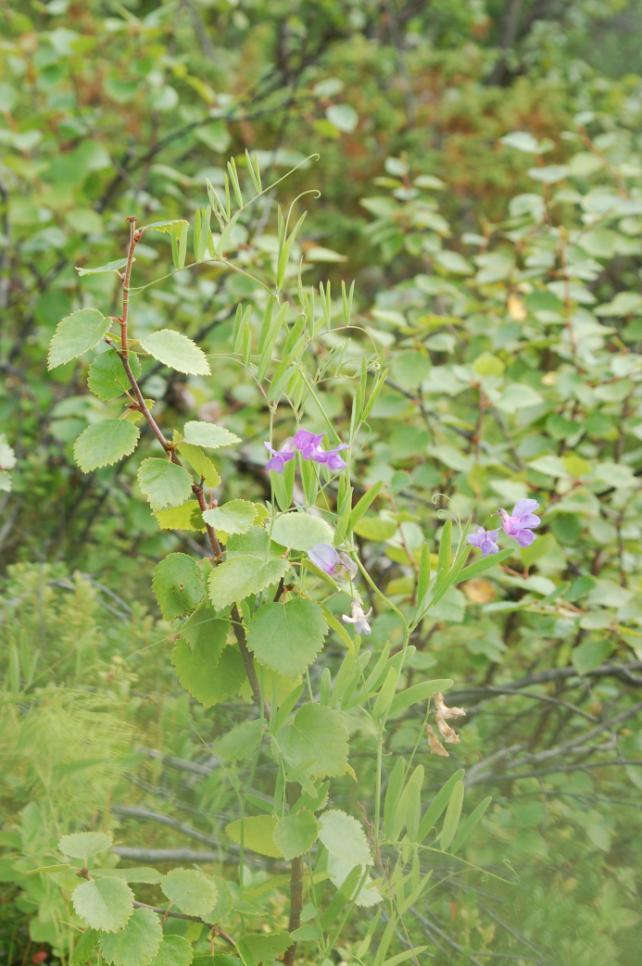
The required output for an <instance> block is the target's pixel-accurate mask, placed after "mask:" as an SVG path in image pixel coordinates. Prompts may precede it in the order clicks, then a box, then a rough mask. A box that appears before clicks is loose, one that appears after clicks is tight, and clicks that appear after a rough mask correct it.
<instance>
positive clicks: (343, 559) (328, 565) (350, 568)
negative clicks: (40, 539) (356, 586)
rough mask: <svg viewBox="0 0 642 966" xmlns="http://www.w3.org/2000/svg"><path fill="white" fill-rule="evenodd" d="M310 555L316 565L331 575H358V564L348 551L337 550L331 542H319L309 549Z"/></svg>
mask: <svg viewBox="0 0 642 966" xmlns="http://www.w3.org/2000/svg"><path fill="white" fill-rule="evenodd" d="M308 557H309V558H310V560H311V561H312V563H313V564H314V566H315V567H318V568H319V570H322V571H323V572H324V573H326V574H329V576H330V577H339V576H341V575H342V573H346V574H348V576H349V577H351V578H352V577H356V575H357V565H356V564H355V562H354V560H352V559H351V558H350V557H349V556H348V554H347V553H343V551H340V550H335V549H334V547H331V546H330V544H329V543H317V544H316V545H315V546H314V547H312V548H311V549H310V550H308Z"/></svg>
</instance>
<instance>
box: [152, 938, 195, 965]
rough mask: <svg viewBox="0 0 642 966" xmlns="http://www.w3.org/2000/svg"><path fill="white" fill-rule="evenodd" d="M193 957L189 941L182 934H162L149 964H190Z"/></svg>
mask: <svg viewBox="0 0 642 966" xmlns="http://www.w3.org/2000/svg"><path fill="white" fill-rule="evenodd" d="M193 958H194V950H193V948H192V945H191V943H189V942H188V941H187V939H184V938H183V936H164V937H163V941H162V943H161V944H160V948H159V950H158V952H157V953H156V955H155V956H154V958H153V959H152V961H151V963H150V964H149V966H190V963H191V962H192V960H193Z"/></svg>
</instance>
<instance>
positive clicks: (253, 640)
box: [247, 597, 328, 677]
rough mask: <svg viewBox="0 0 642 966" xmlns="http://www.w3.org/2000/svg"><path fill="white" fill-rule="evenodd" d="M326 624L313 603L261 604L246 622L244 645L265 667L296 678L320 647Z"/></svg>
mask: <svg viewBox="0 0 642 966" xmlns="http://www.w3.org/2000/svg"><path fill="white" fill-rule="evenodd" d="M327 633H328V625H327V623H326V620H325V618H324V616H323V611H322V610H321V608H320V607H319V605H318V604H316V603H315V602H314V601H312V600H303V599H302V598H300V597H292V598H290V599H289V600H287V601H286V602H285V603H284V604H283V603H270V604H263V606H262V607H259V609H258V610H257V612H256V613H255V615H254V617H253V618H252V619H251V620H250V621H249V623H248V635H247V644H248V647H249V648H250V650H251V651H253V652H254V654H255V656H256V658H257V659H258V660H259V661H260V662H261V664H264V665H265V666H266V667H269V668H271V669H272V670H273V671H277V672H278V673H279V674H284V675H286V676H288V677H298V675H299V674H302V673H303V672H304V671H305V669H306V668H307V667H308V666H309V665H310V664H311V663H312V662H313V661H314V659H315V657H316V656H317V654H318V653H319V652H320V650H321V648H322V647H323V639H324V637H325V635H326V634H327Z"/></svg>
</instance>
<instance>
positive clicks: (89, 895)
mask: <svg viewBox="0 0 642 966" xmlns="http://www.w3.org/2000/svg"><path fill="white" fill-rule="evenodd" d="M71 901H72V904H73V907H74V909H75V910H76V912H77V913H78V915H79V916H80V918H81V919H83V920H84V921H85V922H86V923H87V925H88V926H91V928H92V929H101V930H102V931H103V932H117V931H118V930H119V929H122V928H123V927H124V926H125V925H126V923H127V920H128V919H129V917H130V916H131V914H132V912H133V910H134V893H133V892H132V890H131V889H130V888H129V886H128V885H127V883H126V882H123V881H122V879H116V878H112V877H111V876H105V878H104V879H102V878H101V879H90V880H89V881H87V882H83V883H81V884H80V885H79V886H76V888H75V889H74V891H73V893H72V895H71Z"/></svg>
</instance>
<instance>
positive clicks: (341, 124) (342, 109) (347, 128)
mask: <svg viewBox="0 0 642 966" xmlns="http://www.w3.org/2000/svg"><path fill="white" fill-rule="evenodd" d="M325 116H326V117H327V119H328V120H329V122H330V124H333V125H334V126H335V127H336V128H337V129H338V130H339V131H343V132H344V133H346V134H349V133H350V132H351V131H354V129H355V127H356V126H357V124H358V122H359V115H358V114H357V112H356V111H355V109H354V107H351V106H350V105H349V104H332V105H331V106H330V107H329V108H328V109H327V110H326V112H325Z"/></svg>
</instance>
